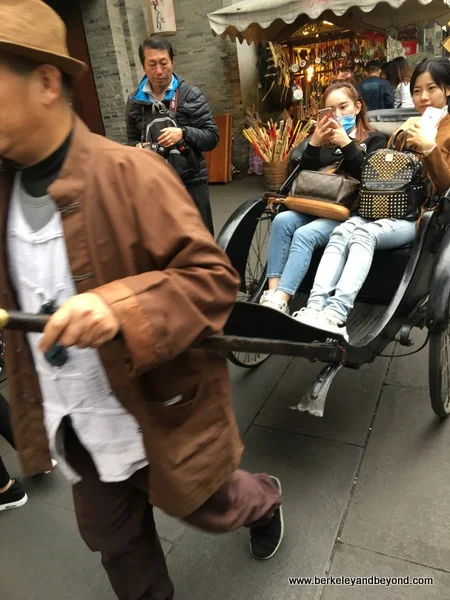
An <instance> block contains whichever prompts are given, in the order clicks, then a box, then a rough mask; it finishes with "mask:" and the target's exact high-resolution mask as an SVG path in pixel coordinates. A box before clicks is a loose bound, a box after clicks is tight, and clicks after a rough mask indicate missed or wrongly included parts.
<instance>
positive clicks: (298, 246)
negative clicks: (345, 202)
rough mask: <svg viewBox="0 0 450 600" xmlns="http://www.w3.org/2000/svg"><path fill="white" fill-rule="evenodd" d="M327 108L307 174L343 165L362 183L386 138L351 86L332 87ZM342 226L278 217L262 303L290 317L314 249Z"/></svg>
mask: <svg viewBox="0 0 450 600" xmlns="http://www.w3.org/2000/svg"><path fill="white" fill-rule="evenodd" d="M324 103H325V107H326V108H331V109H332V114H331V115H328V116H325V117H324V118H323V119H322V120H321V121H319V122H318V124H317V127H316V129H315V131H314V134H313V136H312V138H311V140H310V142H309V144H308V145H307V147H306V149H305V151H304V152H303V154H302V157H301V167H302V170H303V169H307V170H309V171H318V170H319V169H320V168H322V167H327V166H329V165H332V164H333V163H336V162H338V161H340V160H343V163H342V170H343V171H344V172H346V173H348V174H349V175H351V176H352V177H354V178H355V179H358V180H359V179H360V178H361V167H362V164H363V160H364V153H365V152H372V151H374V150H378V149H379V148H384V147H385V146H386V138H385V137H384V136H383V135H381V134H379V133H377V132H375V131H372V128H371V127H370V125H369V122H368V120H367V110H366V107H365V105H364V102H363V101H362V99H361V97H360V96H359V94H358V92H357V91H356V89H355V88H354V87H353V86H352V85H351V84H350V83H348V82H346V81H337V82H335V83H332V84H331V85H330V86H329V87H328V88H327V90H326V91H325V95H324ZM337 225H339V221H333V220H331V219H321V218H317V217H313V216H310V215H304V214H302V213H298V212H295V211H291V210H288V211H284V212H281V213H280V214H278V215H277V216H276V217H275V219H274V221H273V225H272V231H271V234H270V239H269V248H268V262H267V269H268V270H267V273H268V280H269V290H268V291H266V292H264V294H263V296H262V298H261V300H260V303H261V304H264V305H266V306H269V307H271V308H274V309H276V310H280V311H282V312H289V308H288V301H289V300H290V299H291V298H292V296H293V295H294V294H295V292H296V291H297V289H298V287H299V285H300V284H301V282H302V281H303V278H304V276H305V275H306V273H307V271H308V268H309V265H310V262H311V258H312V255H313V253H314V250H316V249H317V248H323V247H324V246H326V244H327V242H328V240H329V238H330V235H331V233H332V231H333V229H334V228H335V227H336V226H337Z"/></svg>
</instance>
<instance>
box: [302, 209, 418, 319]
mask: <svg viewBox="0 0 450 600" xmlns="http://www.w3.org/2000/svg"><path fill="white" fill-rule="evenodd" d="M415 235H416V223H415V221H405V220H401V219H379V220H378V221H368V220H367V219H363V218H362V217H352V218H351V219H349V220H348V221H346V222H345V223H342V224H341V225H339V227H336V229H335V230H334V231H333V233H332V235H331V237H330V241H329V242H328V245H327V247H326V248H325V252H324V253H323V257H322V260H321V261H320V265H319V268H318V269H317V273H316V278H315V280H314V285H313V289H312V290H311V294H310V296H309V300H308V307H313V308H316V309H318V310H322V309H324V308H328V309H330V310H331V311H332V312H333V313H334V314H335V315H336V316H337V317H339V319H341V320H342V321H344V322H345V321H346V320H347V317H348V315H349V313H350V311H351V310H352V308H353V305H354V303H355V300H356V296H357V295H358V292H359V290H360V289H361V288H362V286H363V283H364V281H365V280H366V277H367V275H368V274H369V271H370V267H371V266H372V260H373V255H374V253H375V250H390V249H393V248H400V247H401V246H405V245H407V244H411V243H412V242H413V241H414V237H415ZM333 292H334V296H332V295H331V294H332V293H333Z"/></svg>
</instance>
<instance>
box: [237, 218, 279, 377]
mask: <svg viewBox="0 0 450 600" xmlns="http://www.w3.org/2000/svg"><path fill="white" fill-rule="evenodd" d="M272 218H273V215H271V214H270V213H268V212H263V213H262V215H261V216H260V217H259V218H258V222H257V224H256V227H255V231H254V234H253V238H252V241H251V244H250V248H249V251H248V256H247V262H246V265H245V281H243V285H242V287H241V290H240V291H239V293H238V296H237V300H239V301H240V302H258V301H259V299H260V298H261V296H262V293H263V291H264V288H265V285H266V272H267V245H268V242H269V235H270V229H271V225H272ZM269 356H270V354H260V353H253V352H229V354H228V358H229V360H230V361H231V362H232V363H233V364H235V365H237V366H238V367H244V368H247V369H251V368H253V367H257V366H258V365H260V364H262V363H263V362H264V361H265V360H267V359H268V358H269Z"/></svg>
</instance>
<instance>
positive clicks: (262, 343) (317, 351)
mask: <svg viewBox="0 0 450 600" xmlns="http://www.w3.org/2000/svg"><path fill="white" fill-rule="evenodd" d="M48 319H49V317H48V315H33V314H28V313H22V312H19V311H8V312H7V311H5V310H2V309H0V329H13V330H19V331H23V332H34V333H41V332H42V331H43V330H44V327H45V325H46V324H47V321H48ZM192 347H193V348H203V349H205V350H217V351H221V352H231V351H233V352H252V353H261V354H266V353H267V354H280V355H284V356H300V357H302V358H307V359H311V360H319V361H322V362H332V363H338V364H339V363H341V362H342V360H343V357H344V349H343V348H342V347H341V346H337V345H336V344H330V343H326V342H317V343H304V342H293V341H287V340H277V339H267V338H254V337H245V336H236V335H212V336H210V337H208V338H206V339H204V340H202V341H200V342H196V343H194V345H193V346H192Z"/></svg>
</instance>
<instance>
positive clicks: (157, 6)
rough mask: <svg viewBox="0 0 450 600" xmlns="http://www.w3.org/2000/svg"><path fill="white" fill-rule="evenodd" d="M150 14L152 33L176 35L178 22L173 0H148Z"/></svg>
mask: <svg viewBox="0 0 450 600" xmlns="http://www.w3.org/2000/svg"><path fill="white" fill-rule="evenodd" d="M146 2H147V9H148V16H149V19H148V20H149V30H150V31H149V33H150V34H152V35H175V34H176V32H177V24H176V21H175V10H174V8H173V0H146Z"/></svg>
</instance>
